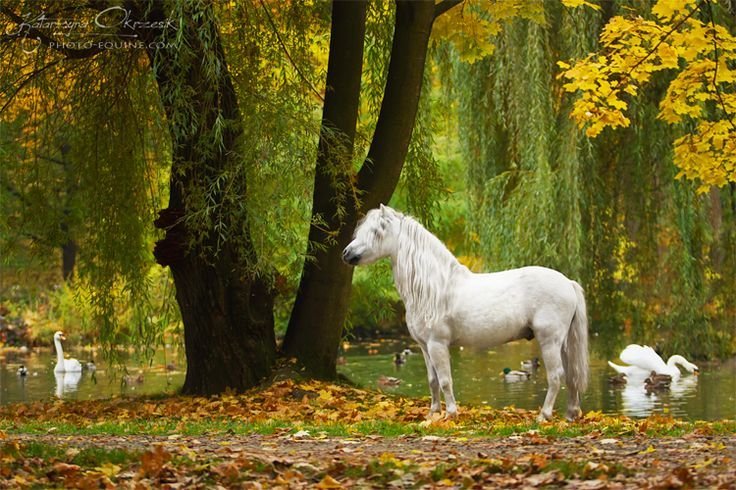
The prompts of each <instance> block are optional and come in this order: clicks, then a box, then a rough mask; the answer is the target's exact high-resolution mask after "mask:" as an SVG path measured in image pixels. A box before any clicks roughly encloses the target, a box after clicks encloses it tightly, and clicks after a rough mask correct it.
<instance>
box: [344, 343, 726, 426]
mask: <svg viewBox="0 0 736 490" xmlns="http://www.w3.org/2000/svg"><path fill="white" fill-rule="evenodd" d="M407 347H408V348H409V349H410V350H411V351H412V352H414V354H412V355H409V356H408V358H407V362H406V363H405V364H404V365H402V366H399V367H397V366H396V365H395V364H394V362H393V359H394V354H395V353H397V352H400V351H401V350H403V349H404V348H407ZM343 350H344V355H343V357H344V361H345V363H344V364H343V365H340V366H338V369H339V371H340V372H341V373H343V374H345V375H346V376H347V377H348V378H350V379H351V380H353V381H354V382H356V383H358V384H360V385H362V386H365V387H368V388H373V389H381V390H384V391H387V392H392V393H399V394H402V395H408V396H422V397H428V396H429V388H428V386H427V371H426V368H425V366H424V360H423V358H422V354H421V351H420V350H419V348H418V347H417V346H416V345H415V344H413V343H412V342H411V341H403V342H402V341H387V342H380V343H378V342H377V343H372V344H354V345H352V344H344V345H343ZM534 357H539V358H540V359H541V355H540V352H539V347H538V346H537V343H536V342H527V341H519V342H512V343H509V344H505V345H502V346H499V347H497V348H495V349H493V350H492V351H482V352H479V351H473V350H469V349H464V350H459V349H455V350H453V351H452V372H453V382H454V391H455V397H456V398H457V401H458V404H459V405H460V407H461V410H462V404H463V403H470V404H488V405H489V406H492V407H495V408H502V407H506V406H515V407H518V408H525V409H533V410H537V409H539V407H541V406H542V404H543V403H544V397H545V394H546V392H547V379H546V373H545V371H544V366H543V365H542V366H541V367H540V368H539V369H538V370H537V372H536V373H535V374H533V375H532V378H531V379H530V380H529V381H521V382H514V383H507V382H505V381H504V379H503V377H502V375H501V373H502V371H503V368H504V367H508V368H511V369H521V366H520V363H521V361H522V360H527V359H532V358H534ZM614 362H617V361H615V360H614ZM618 363H619V364H622V363H620V362H618ZM698 367H699V368H700V373H699V375H698V376H692V375H683V376H682V377H681V378H680V380H679V381H678V382H676V383H675V382H673V383H672V386H671V389H670V390H669V391H668V392H663V393H653V394H651V395H648V394H647V393H646V391H645V390H644V387H643V384H634V383H628V384H627V385H626V386H623V387H614V386H613V385H612V384H611V383H610V382H609V378H610V377H611V376H612V375H614V374H615V373H614V372H613V370H612V369H611V368H610V367H609V366H608V364H607V363H606V360H604V359H597V358H595V357H594V356H593V357H592V358H591V363H590V383H589V388H588V391H587V392H586V394H585V396H584V398H583V400H582V407H583V410H584V411H590V410H600V411H602V412H603V413H608V414H624V415H628V416H631V417H646V416H649V415H651V414H653V413H658V414H671V415H673V416H675V417H679V418H686V419H693V420H695V419H698V420H720V419H724V418H729V419H733V418H736V362H734V361H733V360H731V361H729V362H726V363H719V364H715V363H712V364H698ZM380 376H391V377H395V378H398V379H400V380H401V384H400V385H399V386H397V387H395V388H387V387H385V386H381V385H380V384H379V383H378V379H379V377H380ZM566 400H567V393H566V391H565V390H564V388H563V390H561V391H560V394H559V395H558V397H557V403H556V404H555V411H556V413H557V414H564V413H565V404H566ZM427 410H429V402H427Z"/></svg>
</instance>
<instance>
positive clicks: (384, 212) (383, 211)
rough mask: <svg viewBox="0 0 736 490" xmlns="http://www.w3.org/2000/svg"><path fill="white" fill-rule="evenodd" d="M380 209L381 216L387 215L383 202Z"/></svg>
mask: <svg viewBox="0 0 736 490" xmlns="http://www.w3.org/2000/svg"><path fill="white" fill-rule="evenodd" d="M379 209H380V210H381V216H386V206H384V205H383V203H381V204H380V206H379Z"/></svg>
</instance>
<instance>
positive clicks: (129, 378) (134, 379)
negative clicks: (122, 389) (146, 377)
mask: <svg viewBox="0 0 736 490" xmlns="http://www.w3.org/2000/svg"><path fill="white" fill-rule="evenodd" d="M122 381H123V383H124V384H126V385H128V386H130V385H133V384H138V385H139V384H142V383H143V373H142V372H139V373H138V376H133V375H132V374H126V375H125V376H123V379H122Z"/></svg>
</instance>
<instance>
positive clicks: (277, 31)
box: [259, 0, 325, 102]
mask: <svg viewBox="0 0 736 490" xmlns="http://www.w3.org/2000/svg"><path fill="white" fill-rule="evenodd" d="M259 3H260V4H261V7H262V8H263V11H264V12H265V13H266V18H267V19H268V23H269V24H270V25H271V29H272V30H273V32H274V34H276V39H278V41H279V45H281V49H283V50H284V54H286V57H287V58H288V59H289V62H290V63H291V65H292V66H293V67H294V69H295V70H296V72H297V74H298V75H299V77H300V78H301V79H302V80H304V83H306V84H307V86H308V87H309V88H310V90H312V92H314V95H316V96H317V98H318V99H319V100H321V101H322V102H324V101H325V99H324V97H322V94H320V93H319V91H318V90H317V89H316V88H314V85H312V82H310V81H309V79H308V78H307V77H306V76H305V75H304V73H302V71H301V69H299V66H298V65H297V64H296V62H295V61H294V59H293V58H292V57H291V54H290V53H289V50H288V49H286V44H284V41H283V39H281V34H279V30H278V28H277V27H276V23H275V22H274V21H273V17H271V12H269V11H268V7H266V5H265V4H264V3H263V0H259Z"/></svg>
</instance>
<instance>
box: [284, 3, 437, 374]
mask: <svg viewBox="0 0 736 490" xmlns="http://www.w3.org/2000/svg"><path fill="white" fill-rule="evenodd" d="M340 3H341V2H334V3H333V24H332V36H333V37H332V38H331V40H330V62H329V65H328V73H327V83H328V87H331V88H334V93H333V95H334V96H335V99H333V100H331V101H329V102H334V103H335V104H336V105H337V106H338V109H335V110H336V111H340V114H341V117H342V119H339V120H340V121H342V122H343V123H344V124H346V126H348V124H347V123H350V124H351V126H349V127H350V128H353V129H352V130H351V131H353V133H348V127H341V128H340V129H341V130H342V131H343V132H344V133H345V134H348V135H349V134H354V125H355V122H354V121H355V119H356V118H357V112H358V106H357V103H355V104H347V103H346V102H342V101H338V100H337V94H338V92H339V93H342V94H344V95H342V96H343V97H345V98H346V99H347V100H350V101H353V99H356V100H357V94H355V91H356V90H357V89H359V87H358V88H356V87H355V85H354V84H347V83H346V84H345V85H344V86H343V85H338V84H336V83H335V82H336V81H337V80H339V78H338V76H344V77H346V79H349V80H352V81H354V80H355V79H357V80H359V79H360V75H359V73H357V74H356V70H358V69H359V60H357V59H353V60H352V62H351V63H350V64H349V65H348V64H347V62H345V61H342V62H338V61H337V60H335V63H334V64H333V53H334V52H335V46H342V49H343V50H344V51H348V50H347V49H346V48H345V47H344V46H346V45H347V44H346V43H351V45H353V46H355V45H356V44H357V43H358V42H359V39H358V35H357V32H355V31H354V30H353V31H352V32H351V30H350V29H348V28H347V27H345V26H342V25H341V22H340V23H338V22H337V19H336V14H337V13H339V11H338V10H337V9H336V6H337V5H338V4H340ZM443 11H444V10H443ZM434 18H435V4H434V2H411V1H398V2H397V3H396V22H395V28H394V38H393V43H392V47H391V60H390V62H389V69H388V77H387V81H386V88H385V92H384V97H383V101H382V103H381V111H380V113H379V117H378V121H377V124H376V130H375V134H374V136H373V140H372V142H371V147H370V150H369V152H368V157H367V159H366V161H365V163H364V164H363V166H362V168H361V170H360V172H359V174H358V176H357V177H358V178H357V183H358V184H357V185H358V192H359V193H360V195H361V198H362V203H361V209H360V210H357V209H355V208H354V207H350V208H349V212H348V213H346V214H345V215H344V216H342V217H341V218H338V217H336V216H335V213H334V211H335V210H334V208H332V207H331V203H334V202H337V201H339V200H340V199H343V200H344V199H345V196H344V195H340V194H339V193H340V192H341V190H340V189H344V188H345V187H346V186H335V185H334V183H332V182H330V181H329V179H325V178H324V176H323V175H322V174H321V173H320V168H321V166H323V165H324V164H325V162H324V161H323V160H324V159H323V158H318V162H317V170H318V172H317V176H316V178H315V192H314V199H315V201H314V203H315V204H314V207H313V214H312V216H313V218H314V217H315V216H316V213H318V212H319V213H320V215H321V216H322V218H323V219H329V221H327V224H328V225H329V230H330V231H331V232H334V233H335V240H334V242H333V243H332V244H330V245H329V246H328V247H327V249H326V250H323V251H319V252H317V254H316V256H315V259H316V260H314V261H311V262H309V261H308V262H306V263H305V266H304V270H303V272H302V279H301V283H300V285H299V293H298V296H297V300H296V303H295V305H294V309H293V311H292V315H291V319H290V322H289V328H288V330H287V332H286V337H285V339H284V347H283V348H284V351H285V352H286V353H287V354H288V355H291V356H294V357H296V358H297V359H298V361H299V362H300V363H301V364H302V365H303V366H305V367H306V368H307V370H308V372H309V373H310V374H311V375H313V376H316V377H321V378H331V377H334V376H335V375H336V358H337V349H338V346H339V343H340V339H341V337H342V332H343V327H344V323H345V318H346V316H347V310H348V306H349V305H348V302H349V298H350V289H351V279H352V274H353V269H352V268H351V267H348V266H346V265H345V264H344V263H343V262H342V259H341V253H342V250H343V248H344V247H345V246H346V245H347V243H348V242H349V241H350V237H351V235H352V232H353V229H354V227H355V224H356V222H357V219H358V216H359V214H360V213H361V212H365V211H366V210H368V209H370V208H373V207H376V206H377V205H378V204H379V203H382V202H384V203H385V202H388V200H389V199H390V198H391V195H392V194H393V191H394V189H395V188H396V184H397V183H398V180H399V176H400V175H401V168H402V167H403V164H404V159H405V158H406V154H407V152H408V149H409V142H410V140H411V134H412V131H413V129H414V121H415V118H416V113H417V108H418V105H419V96H420V92H421V87H422V76H423V73H424V64H425V59H426V55H427V48H428V44H429V35H430V33H431V30H432V23H433V21H434ZM342 28H344V30H345V31H346V32H343V31H342ZM337 36H345V37H346V39H342V40H340V41H337V39H338V38H337ZM362 37H363V36H362V32H361V36H360V43H361V44H360V49H361V51H360V53H361V57H362ZM333 41H334V42H335V44H334V45H333ZM338 42H339V44H337V43H338ZM354 49H357V48H354ZM342 55H343V56H344V55H346V53H342ZM336 56H337V53H336ZM343 63H344V65H343ZM348 69H350V70H351V71H349V72H348V71H347V70H348ZM337 72H345V73H342V74H338V73H337ZM331 75H332V78H331ZM331 82H332V83H331ZM343 82H345V80H343ZM327 95H328V96H329V95H330V92H329V91H328V93H327ZM338 103H339V104H340V105H338ZM328 109H329V110H330V111H331V110H333V109H332V107H328V99H327V97H326V98H325V107H324V113H325V115H324V117H323V124H324V121H333V122H336V120H335V119H331V118H330V117H331V116H332V113H331V112H328ZM348 111H350V117H348V115H347V113H348ZM328 116H329V117H328ZM351 141H352V139H351ZM351 146H352V145H351ZM321 154H322V153H321ZM343 178H344V179H350V178H351V176H347V175H346V176H344V177H343ZM343 183H344V184H349V182H343ZM342 192H344V191H342ZM320 238H321V239H324V232H321V231H320V230H318V229H315V227H314V226H313V227H312V229H311V230H310V240H312V239H320Z"/></svg>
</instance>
